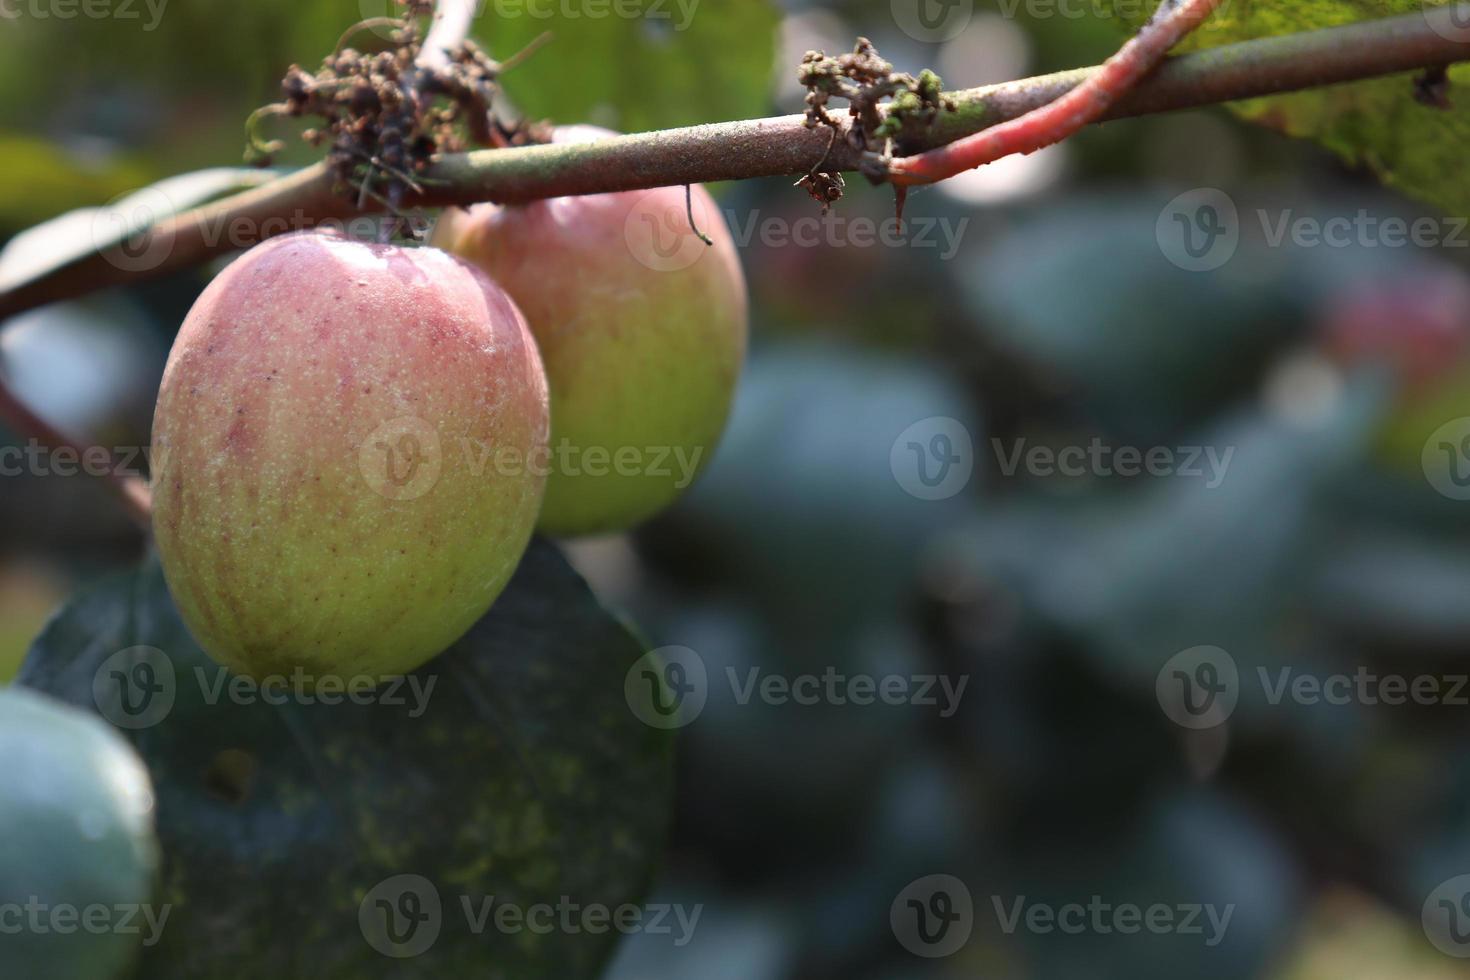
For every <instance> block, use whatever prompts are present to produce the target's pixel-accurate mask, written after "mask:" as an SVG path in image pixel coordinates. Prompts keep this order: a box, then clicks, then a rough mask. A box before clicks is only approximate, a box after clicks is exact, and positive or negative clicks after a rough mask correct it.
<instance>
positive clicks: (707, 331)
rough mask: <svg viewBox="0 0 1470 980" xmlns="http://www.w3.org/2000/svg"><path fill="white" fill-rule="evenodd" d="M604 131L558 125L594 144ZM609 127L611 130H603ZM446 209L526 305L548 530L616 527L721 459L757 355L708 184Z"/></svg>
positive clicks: (573, 138) (450, 237)
mask: <svg viewBox="0 0 1470 980" xmlns="http://www.w3.org/2000/svg"><path fill="white" fill-rule="evenodd" d="M597 134H598V132H597V131H595V130H592V129H591V127H572V128H571V129H569V130H562V131H558V133H557V142H580V141H584V140H586V139H587V138H588V137H589V136H591V135H597ZM602 135H606V134H602ZM693 195H694V196H693V212H694V217H695V222H696V224H697V225H698V227H699V229H700V230H701V231H702V232H704V233H705V234H707V235H708V236H710V238H711V239H712V240H713V242H714V245H713V246H712V247H711V246H707V245H705V244H704V243H703V242H702V241H700V240H699V238H698V237H697V236H696V235H695V233H694V231H693V230H691V228H690V226H689V220H688V216H687V211H688V208H687V207H686V202H685V196H684V188H682V187H664V188H659V189H656V190H650V191H629V192H624V193H617V194H599V195H593V196H588V197H567V198H557V199H554V200H548V201H538V202H535V203H531V204H521V205H512V206H506V207H501V206H498V205H493V204H480V205H475V206H474V207H472V208H470V209H469V210H468V211H464V210H458V209H456V210H451V211H448V212H446V213H445V215H444V217H443V218H442V219H441V220H440V222H439V225H438V227H437V228H436V229H435V234H434V243H435V244H437V245H439V246H440V247H442V248H447V249H450V250H451V251H453V252H455V253H456V254H458V255H461V256H463V257H464V258H466V259H468V260H470V261H471V262H473V263H474V264H475V265H477V266H479V267H480V268H481V269H483V270H485V271H486V272H487V273H489V274H490V276H491V278H492V279H494V280H495V281H496V282H497V283H499V284H500V285H501V286H503V287H504V288H505V290H506V292H508V293H509V294H510V295H511V297H512V298H513V299H514V300H515V302H516V304H517V305H518V306H519V307H520V308H521V310H522V311H523V312H524V313H525V315H526V320H527V322H528V323H529V324H530V327H531V331H532V332H533V333H534V334H535V336H536V341H537V343H538V345H539V346H540V348H541V356H542V358H543V359H544V360H545V362H546V374H547V381H548V384H549V386H550V390H551V452H550V456H549V459H548V467H547V469H549V471H550V475H549V477H548V479H547V485H546V503H545V506H544V507H543V508H542V512H541V520H540V525H539V526H540V527H541V529H542V530H544V531H546V532H548V533H551V534H557V535H575V534H589V533H597V532H604V531H615V530H621V529H624V528H627V527H629V526H631V525H634V524H637V523H638V522H640V521H642V520H644V519H646V518H648V517H651V516H652V515H654V514H655V513H657V512H658V511H660V510H662V509H663V508H664V507H666V506H668V505H669V504H670V503H671V502H672V501H673V500H674V499H675V498H676V497H678V496H679V494H680V493H681V492H682V491H683V490H684V489H685V488H686V487H687V486H688V485H689V484H690V483H691V482H692V481H693V479H694V476H695V473H696V472H697V471H698V470H699V469H700V468H701V467H702V466H703V465H704V464H705V463H706V462H708V460H709V458H710V456H711V455H712V454H713V453H714V450H715V446H716V443H717V442H718V441H719V438H720V434H721V433H722V432H723V430H724V427H725V420H726V417H727V415H728V414H729V410H730V404H731V400H732V398H733V395H734V390H735V384H736V381H737V380H738V377H739V374H740V368H741V364H742V362H743V360H744V357H745V344H746V331H747V323H746V321H747V300H746V292H745V278H744V274H743V273H742V271H741V268H740V259H739V256H738V255H737V254H736V250H735V243H734V240H733V238H732V236H731V234H730V231H729V228H728V226H727V225H726V223H725V221H724V217H723V216H722V215H721V214H720V211H719V209H718V208H717V207H716V206H715V204H714V200H713V199H712V198H711V197H710V196H709V194H708V192H706V191H705V190H704V188H702V187H695V188H693Z"/></svg>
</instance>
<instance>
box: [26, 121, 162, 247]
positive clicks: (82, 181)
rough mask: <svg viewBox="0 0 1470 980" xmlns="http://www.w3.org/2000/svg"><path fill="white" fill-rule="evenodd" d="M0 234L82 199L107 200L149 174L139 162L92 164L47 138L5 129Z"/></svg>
mask: <svg viewBox="0 0 1470 980" xmlns="http://www.w3.org/2000/svg"><path fill="white" fill-rule="evenodd" d="M0 161H3V165H4V168H5V183H4V184H3V185H0V237H4V235H5V234H6V233H8V232H10V231H14V230H19V229H21V228H26V227H29V226H30V225H33V224H35V223H36V222H38V221H45V220H46V219H47V218H50V217H51V216H52V215H55V214H59V213H60V212H62V211H65V210H67V209H68V208H73V207H76V206H77V205H78V204H82V203H87V202H92V201H105V200H108V199H109V198H112V197H116V196H117V195H118V194H121V193H122V192H123V191H125V190H127V189H128V188H129V187H137V186H138V185H139V184H142V183H144V182H146V181H147V179H148V177H147V175H146V173H145V172H144V170H143V168H142V167H140V166H139V165H138V164H136V163H133V162H129V161H121V160H109V161H108V162H106V163H98V164H95V165H89V164H88V163H86V162H85V161H82V160H79V159H77V158H76V157H75V156H73V155H71V154H69V153H67V152H66V151H65V150H63V149H62V148H61V147H59V146H57V145H55V144H54V143H50V142H47V141H46V140H43V139H36V138H32V137H28V136H15V135H3V134H0Z"/></svg>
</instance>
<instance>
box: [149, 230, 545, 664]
mask: <svg viewBox="0 0 1470 980" xmlns="http://www.w3.org/2000/svg"><path fill="white" fill-rule="evenodd" d="M548 426H549V419H548V405H547V392H546V378H545V374H544V372H543V369H542V366H541V360H540V357H539V356H538V354H537V351H536V346H535V342H534V340H533V339H532V337H531V335H530V333H529V332H528V331H527V329H526V326H525V322H524V320H523V319H522V317H521V315H520V313H519V312H518V311H517V310H516V307H515V305H514V304H513V303H512V302H511V301H510V299H509V298H508V297H507V296H506V295H505V293H504V292H502V291H501V290H500V289H499V288H497V287H496V286H495V285H494V284H493V283H491V282H490V281H489V280H488V279H486V277H485V276H484V275H483V274H482V273H480V272H479V271H477V270H475V269H473V268H471V267H470V266H469V265H467V264H466V263H464V262H461V261H459V260H458V259H455V258H453V257H452V256H450V255H447V254H445V253H444V252H441V251H439V250H437V249H430V248H421V249H412V248H399V247H395V246H388V245H369V244H364V243H360V242H355V241H350V240H348V239H345V238H342V237H339V236H334V235H327V234H320V233H300V234H293V235H286V236H283V237H280V238H276V239H272V240H270V241H268V242H266V243H264V244H262V245H258V246H256V247H255V248H253V249H251V250H250V251H249V252H247V253H246V254H245V255H243V256H241V257H240V258H239V259H237V260H235V262H234V263H232V264H231V265H230V266H228V267H227V268H226V269H225V270H224V271H223V272H222V273H220V275H219V276H218V277H217V278H216V279H215V280H214V281H213V282H211V283H210V285H209V286H208V288H206V289H205V290H204V292H203V294H202V295H201V296H200V297H199V300H198V301H197V302H196V303H195V304H194V307H193V309H191V310H190V311H189V315H188V317H187V318H186V319H185V321H184V325H183V327H182V328H181V329H180V331H179V335H178V339H177V340H176V341H175V343H174V347H173V351H172V353H171V354H170V355H169V360H168V366H167V368H166V370H165V372H164V378H163V385H162V388H161V390H160V392H159V396H158V405H157V409H156V412H155V415H154V422H153V444H154V473H153V493H154V510H153V522H154V529H155V532H156V536H157V539H158V550H159V554H160V557H161V559H162V562H163V567H164V571H165V574H166V576H167V579H168V583H169V588H170V590H171V592H172V593H173V596H174V599H175V601H176V602H177V604H178V607H179V611H180V612H181V613H182V614H183V617H184V620H185V622H186V623H187V624H188V626H189V628H190V630H191V631H192V632H193V634H194V636H195V638H196V639H197V640H198V641H199V643H200V645H201V646H203V647H204V649H205V650H207V651H208V652H209V653H210V654H212V655H213V656H214V657H215V658H216V659H218V660H219V661H220V662H222V663H224V664H225V665H226V666H228V667H230V668H232V669H234V670H236V671H239V672H242V673H245V674H247V675H251V676H254V677H257V678H259V677H263V676H268V675H272V674H278V673H287V674H292V673H295V674H297V675H298V676H303V677H304V678H305V679H306V681H307V682H308V683H311V682H313V681H319V680H320V679H321V678H323V677H332V678H355V677H373V678H381V677H384V676H388V675H395V674H400V673H403V672H406V671H409V670H412V669H414V668H415V667H417V666H419V665H420V664H422V663H424V662H426V661H427V660H429V659H431V658H432V657H434V656H436V655H437V654H439V653H440V652H442V651H443V650H444V649H445V648H447V647H448V646H449V645H450V644H452V643H453V642H454V641H455V640H456V639H458V638H459V636H460V635H462V634H463V633H464V632H465V631H466V630H467V629H469V627H470V626H471V625H472V624H473V623H474V622H475V621H476V620H477V619H479V618H480V617H481V616H482V615H483V614H484V613H485V611H486V610H487V609H488V608H489V607H490V605H491V603H492V602H494V600H495V598H496V596H497V595H499V594H500V591H501V589H502V588H503V587H504V586H505V584H506V581H507V580H508V579H509V578H510V575H511V572H512V571H514V570H515V567H516V564H517V562H518V561H519V560H520V557H521V554H522V552H523V551H524V550H525V547H526V543H527V541H528V540H529V538H530V535H531V533H532V530H533V528H534V525H535V521H536V515H537V512H538V510H539V508H540V504H541V498H542V492H543V487H544V477H542V476H541V475H538V470H537V469H536V467H535V466H532V465H527V462H526V461H527V460H528V459H532V460H534V459H535V458H536V457H537V455H538V454H541V453H544V451H545V446H546V439H547V433H548Z"/></svg>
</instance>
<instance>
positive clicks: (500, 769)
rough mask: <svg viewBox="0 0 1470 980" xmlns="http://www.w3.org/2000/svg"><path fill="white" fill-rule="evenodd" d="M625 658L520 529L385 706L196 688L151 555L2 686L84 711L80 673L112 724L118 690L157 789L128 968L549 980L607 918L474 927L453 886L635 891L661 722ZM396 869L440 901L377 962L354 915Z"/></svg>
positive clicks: (602, 943) (375, 910)
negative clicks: (475, 603)
mask: <svg viewBox="0 0 1470 980" xmlns="http://www.w3.org/2000/svg"><path fill="white" fill-rule="evenodd" d="M140 647H142V648H154V651H162V653H158V652H151V651H148V650H141V651H140V650H138V649H136V648H140ZM642 654H643V649H642V646H641V644H640V643H639V642H638V641H637V640H636V639H635V638H634V637H633V636H632V635H631V634H630V633H629V632H628V630H627V629H626V628H624V627H623V626H622V625H620V624H619V623H618V622H617V621H616V620H615V619H613V618H612V617H611V616H609V615H608V613H606V612H605V611H603V610H602V609H601V607H599V606H598V604H597V602H596V601H595V600H594V598H593V596H592V594H591V593H590V591H589V590H588V589H587V587H586V585H585V583H583V582H582V580H581V579H580V578H579V577H578V576H577V575H576V574H575V573H574V572H572V571H571V569H570V568H569V567H568V566H567V565H566V563H565V561H564V560H563V559H562V558H561V556H560V555H559V554H558V553H557V552H556V550H555V549H553V548H552V547H551V546H549V545H547V544H544V543H541V542H536V543H534V544H533V545H532V547H531V549H530V550H529V552H528V553H527V555H526V557H525V559H524V560H523V562H522V564H521V567H520V569H519V571H518V572H517V574H516V577H515V579H514V580H513V581H512V583H511V585H510V587H509V588H508V589H507V591H506V592H505V594H504V595H503V596H502V597H501V598H500V600H499V602H497V604H496V605H495V608H494V609H493V610H492V612H491V613H490V614H489V615H488V616H486V617H485V618H484V619H483V620H481V621H480V623H479V624H477V625H476V626H475V627H474V629H472V630H471V631H470V633H469V634H468V635H467V636H466V637H465V638H464V639H462V640H461V641H460V642H459V643H458V644H456V645H455V646H454V647H452V648H451V649H450V650H449V651H448V652H447V653H445V654H444V655H442V656H441V657H439V658H438V659H436V660H434V661H432V662H431V663H429V664H428V665H426V666H425V667H423V668H421V669H420V670H419V671H417V672H415V673H414V674H413V675H411V678H410V680H411V681H413V682H415V683H417V684H418V685H420V686H419V688H418V690H420V691H429V690H430V688H429V685H430V684H433V685H434V686H433V688H432V690H431V693H430V694H429V696H428V698H427V702H426V703H427V710H423V711H421V712H420V711H419V710H418V709H420V708H421V707H422V706H423V704H424V703H425V701H424V700H423V699H421V698H419V697H417V696H416V694H415V691H414V689H413V688H411V687H409V686H408V685H405V686H404V687H403V688H402V689H401V690H400V691H399V692H398V695H399V698H400V699H401V701H402V703H390V702H389V700H388V699H387V697H386V696H385V697H384V698H382V699H380V700H379V702H378V703H374V704H355V703H350V702H348V703H339V704H323V703H306V701H305V699H303V698H302V697H299V696H295V695H294V694H293V696H291V697H290V698H288V699H286V701H287V703H285V704H279V705H273V704H270V703H265V702H264V701H261V700H252V699H251V698H250V697H243V698H242V697H232V695H231V694H230V693H229V691H230V688H228V687H226V688H224V689H223V692H222V693H218V694H217V693H216V692H217V691H218V690H219V689H217V688H216V687H215V685H216V683H218V682H219V681H220V680H221V679H223V680H225V682H226V683H227V684H228V683H229V682H230V678H229V677H228V675H225V674H223V672H222V671H220V670H219V668H217V667H216V666H215V665H214V664H213V663H212V662H211V661H210V660H208V659H207V658H206V657H205V655H204V654H203V653H201V652H200V650H199V648H198V647H197V646H196V645H195V644H194V643H193V641H192V640H191V639H190V637H189V635H188V633H187V632H186V631H185V629H184V626H183V624H182V622H181V621H180V620H179V617H178V614H177V612H176V611H175V609H174V607H173V604H172V602H171V601H170V599H169V596H168V593H167V591H166V587H165V585H164V580H163V576H162V574H161V573H160V570H159V568H158V565H157V564H156V562H153V561H150V562H149V563H147V564H146V565H144V566H143V568H142V569H141V570H139V571H138V572H136V573H134V574H130V575H127V576H123V577H120V578H116V579H113V580H111V581H109V582H107V583H105V584H103V585H101V586H100V587H98V588H95V589H93V590H92V591H90V592H87V593H85V594H83V595H82V596H81V597H80V598H78V599H76V600H75V601H74V602H73V603H72V604H71V605H69V606H68V607H67V608H66V609H65V610H64V611H63V612H62V613H61V615H60V616H58V617H57V618H56V619H55V620H54V621H53V622H52V623H51V624H50V626H49V627H48V628H47V629H46V631H45V632H44V633H43V634H42V636H41V637H40V638H39V640H38V641H37V642H36V645H35V646H34V648H33V649H32V651H31V653H30V656H29V658H28V660H27V661H26V664H25V666H24V668H23V669H22V672H21V676H20V678H19V682H20V683H22V684H25V685H29V686H31V687H34V688H37V689H40V690H43V691H46V692H48V693H51V694H53V695H55V696H57V697H60V698H62V699H63V700H66V701H70V702H72V703H73V704H77V705H79V706H82V707H87V708H90V709H92V710H99V709H98V707H97V701H96V700H94V684H95V685H96V687H95V690H97V691H99V692H102V695H103V696H102V697H101V701H102V703H103V704H104V705H106V706H107V709H106V710H104V711H103V713H104V714H105V715H109V716H110V717H111V718H112V720H114V722H116V721H117V720H118V718H119V717H120V715H119V704H118V703H117V702H116V701H115V700H114V695H115V694H116V693H126V694H129V695H131V696H133V697H134V700H133V701H132V702H131V704H132V706H133V707H139V706H141V707H142V714H141V715H130V716H127V720H129V723H137V722H140V721H146V722H152V723H151V724H148V725H146V726H144V727H139V728H136V729H135V730H131V731H128V732H126V734H128V735H129V737H130V738H131V740H132V742H133V743H134V745H135V746H136V747H137V748H138V750H139V752H140V753H141V754H142V756H143V757H144V759H145V761H146V762H147V763H148V766H149V768H150V770H151V771H152V774H153V778H154V781H155V783H156V784H157V787H158V825H159V837H160V839H161V841H162V844H163V849H164V854H165V860H164V888H163V890H162V897H161V898H160V901H161V902H168V903H172V904H173V906H174V908H173V912H172V916H171V918H170V920H169V923H168V927H167V929H166V930H165V932H164V936H163V940H162V942H160V943H159V944H158V945H157V946H155V947H153V948H152V949H149V950H148V951H147V952H146V953H145V956H144V961H143V966H142V975H143V976H147V977H149V978H150V980H167V978H175V977H177V978H184V977H188V978H191V980H193V978H206V977H207V978H221V977H240V978H251V980H257V978H260V977H307V976H310V977H315V978H319V980H337V978H342V980H348V978H351V980H357V978H360V977H368V976H386V975H392V976H394V977H449V976H474V977H483V978H516V980H526V978H539V977H547V978H552V977H554V978H558V980H563V978H577V977H592V976H595V975H596V974H597V971H598V970H599V969H600V967H601V965H602V963H603V962H604V960H605V959H606V956H607V954H608V952H609V950H610V948H611V946H612V943H613V941H614V939H615V938H616V936H617V932H616V931H615V930H610V929H609V930H605V931H602V932H592V931H590V930H587V929H573V930H570V931H569V930H566V929H564V928H562V927H560V925H559V923H560V922H561V919H560V916H559V915H558V917H557V919H556V920H555V921H556V922H557V923H558V926H557V928H555V929H553V930H552V932H551V933H550V934H544V935H543V934H539V933H536V932H532V931H531V930H529V929H524V928H522V929H521V930H519V931H506V930H501V929H498V928H497V927H496V925H495V919H494V918H491V919H490V920H489V921H488V922H486V923H485V925H484V927H483V929H482V930H481V931H479V933H478V934H477V933H476V932H475V930H474V929H473V928H472V925H471V919H470V917H469V916H468V915H467V913H466V909H465V906H464V904H462V900H463V901H464V902H468V903H469V905H470V908H471V910H472V911H474V912H475V913H476V914H478V913H479V911H480V909H481V908H482V905H481V903H483V902H484V901H487V900H489V899H491V898H492V897H493V899H494V901H495V906H496V907H498V906H500V905H514V906H517V907H519V908H521V909H527V908H529V907H531V906H534V905H536V904H538V903H547V904H549V905H550V906H552V907H553V908H558V907H559V903H562V902H564V901H570V902H573V903H576V904H577V905H579V906H582V907H587V906H590V905H601V906H606V907H607V908H608V909H616V908H617V907H618V906H620V905H622V904H624V903H636V902H638V901H639V900H640V899H641V897H642V895H643V894H644V889H645V887H646V885H647V883H648V881H649V878H650V876H651V872H652V868H653V865H654V862H655V860H656V858H657V856H658V854H659V852H660V850H661V847H662V843H663V837H664V831H665V825H666V820H667V816H666V815H667V813H668V810H669V806H670V779H671V767H670V752H671V749H670V742H669V740H668V738H667V734H666V733H664V732H660V731H656V730H655V729H653V728H650V727H647V726H645V725H644V724H643V723H642V722H640V721H639V720H638V718H637V717H635V715H634V714H633V712H632V711H631V710H630V708H629V705H628V704H627V703H626V701H625V698H624V686H623V685H624V678H625V675H626V673H627V671H628V670H629V669H630V667H631V666H632V665H633V664H634V663H635V662H637V661H638V659H639V658H640V657H641V656H642ZM145 663H146V664H151V667H150V669H151V670H152V671H153V677H154V679H155V685H154V686H155V688H157V687H159V686H160V685H161V687H162V690H155V692H154V694H153V695H152V698H153V699H157V700H150V699H149V698H142V697H138V695H139V694H140V693H141V689H137V688H134V689H131V690H129V691H120V689H119V684H120V682H119V681H117V680H116V679H115V677H114V675H113V671H114V670H117V671H119V672H120V673H121V674H122V675H123V676H124V677H136V676H137V675H136V674H135V673H134V671H135V670H136V668H137V666H138V665H139V664H145ZM170 674H171V675H172V682H171V683H170V681H169V675H170ZM170 691H171V692H172V698H171V701H172V703H171V704H170V694H169V692H170ZM388 691H389V689H388V688H380V689H379V694H384V695H386V694H387V693H388ZM246 693H247V694H254V693H259V692H257V691H256V689H255V688H253V687H251V688H247V689H246ZM416 714H417V716H415V715H416ZM155 715H159V716H161V717H154V716H155ZM133 719H136V721H134V720H133ZM400 875H414V876H418V879H422V880H423V881H425V882H427V883H428V884H429V885H430V886H432V889H433V890H434V891H435V892H436V893H437V895H438V898H439V902H440V908H441V914H440V915H439V917H438V919H437V920H435V921H434V922H433V923H425V924H423V925H421V927H420V930H419V931H417V932H409V933H407V934H408V935H411V937H412V938H411V939H409V940H408V942H410V943H413V942H419V941H421V940H422V939H424V938H425V936H426V934H425V933H424V932H423V930H430V931H431V932H432V928H433V925H434V924H437V925H438V927H439V929H438V933H437V937H435V941H434V942H433V944H432V946H430V947H429V948H428V949H427V950H425V951H423V952H422V953H421V954H419V955H416V956H413V957H410V958H403V959H397V960H390V959H387V958H385V956H384V955H383V954H382V953H381V952H379V951H377V950H376V949H375V948H374V947H373V946H372V945H370V944H369V942H368V940H367V938H366V932H365V927H364V926H363V925H362V924H361V923H360V920H359V912H360V911H361V912H362V914H363V915H364V916H365V917H368V921H376V922H377V926H376V927H371V926H370V927H366V928H378V929H381V926H382V923H383V915H384V913H383V912H382V911H380V907H379V906H378V905H377V901H378V900H379V899H385V900H386V901H387V902H388V906H389V907H392V908H404V907H405V906H403V905H402V904H401V903H400V902H399V901H398V899H399V898H400V897H401V895H402V894H405V893H404V892H403V891H402V889H401V888H399V887H398V885H396V884H394V883H392V882H391V879H394V878H396V877H397V876H400ZM384 882H389V884H388V885H387V886H383V883H384ZM414 882H415V887H422V882H419V881H418V880H417V879H415V880H414ZM385 887H386V889H387V890H386V892H385V890H384V888H385ZM374 889H377V890H376V891H374ZM425 907H428V905H427V904H426V905H425ZM492 912H493V909H492ZM372 916H377V919H376V920H372V919H371V917H372ZM573 921H578V920H575V919H574V920H573ZM400 924H404V923H402V922H401V921H400ZM380 935H381V934H379V936H380ZM400 951H402V950H400ZM390 966H391V967H393V968H394V969H393V971H392V972H391V974H390V973H388V972H385V971H386V970H387V968H388V967H390Z"/></svg>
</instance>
